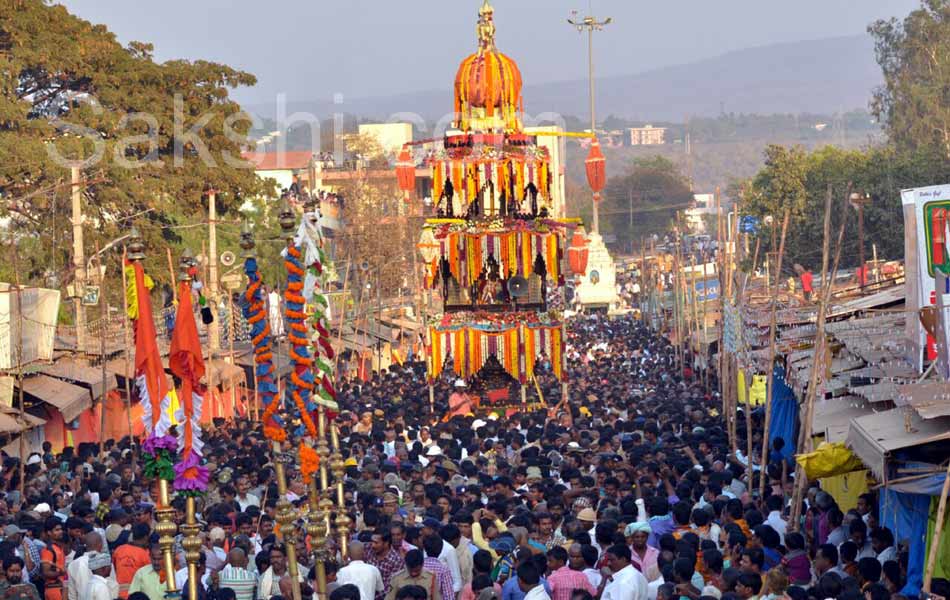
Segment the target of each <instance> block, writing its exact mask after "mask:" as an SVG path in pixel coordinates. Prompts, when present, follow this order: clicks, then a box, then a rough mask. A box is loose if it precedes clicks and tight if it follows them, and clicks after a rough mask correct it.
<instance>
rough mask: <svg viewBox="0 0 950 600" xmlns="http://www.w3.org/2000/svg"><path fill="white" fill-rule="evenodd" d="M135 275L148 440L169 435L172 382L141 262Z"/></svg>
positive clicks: (138, 362) (138, 380)
mask: <svg viewBox="0 0 950 600" xmlns="http://www.w3.org/2000/svg"><path fill="white" fill-rule="evenodd" d="M132 269H133V271H134V273H135V281H134V285H135V295H136V302H137V304H138V318H137V319H136V320H135V386H136V388H137V390H138V394H139V399H140V400H141V402H142V420H143V421H144V422H145V432H146V434H147V435H148V436H155V437H159V438H160V437H163V436H165V435H166V434H168V428H169V427H170V426H171V420H170V418H169V416H168V406H169V404H170V403H171V398H170V397H169V395H168V380H167V379H166V377H165V369H164V368H163V367H162V355H161V354H160V353H159V351H158V341H157V339H156V334H155V323H154V321H152V301H151V299H150V298H149V290H148V287H146V285H145V271H144V270H143V269H142V265H141V263H139V262H133V263H132Z"/></svg>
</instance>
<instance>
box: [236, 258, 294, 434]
mask: <svg viewBox="0 0 950 600" xmlns="http://www.w3.org/2000/svg"><path fill="white" fill-rule="evenodd" d="M244 273H245V274H246V275H247V279H248V285H247V290H246V291H245V292H244V297H243V298H242V306H241V311H242V312H243V313H244V317H245V318H246V319H247V322H248V323H249V324H250V326H251V341H252V343H253V344H254V364H255V373H256V375H257V395H258V398H260V399H261V403H262V404H263V406H264V413H263V415H262V416H261V422H263V423H264V436H265V437H267V439H269V440H272V441H275V442H283V441H284V440H285V439H287V432H286V431H284V427H283V425H284V423H283V419H282V418H281V416H280V415H279V414H278V413H277V409H278V408H279V404H280V403H279V402H278V401H277V386H276V385H275V382H274V363H273V356H274V354H273V351H272V350H271V334H270V323H269V322H268V320H267V318H266V313H265V311H264V296H263V293H262V291H261V275H260V273H259V272H258V268H257V260H256V259H254V258H248V259H246V260H245V261H244Z"/></svg>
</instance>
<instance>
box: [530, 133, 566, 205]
mask: <svg viewBox="0 0 950 600" xmlns="http://www.w3.org/2000/svg"><path fill="white" fill-rule="evenodd" d="M562 131H563V130H562V129H561V128H560V127H558V126H556V125H549V126H544V127H525V128H524V132H525V133H526V134H528V135H536V136H538V139H537V141H538V146H539V147H542V148H547V150H548V153H549V155H550V157H551V163H550V164H551V199H550V201H551V213H552V216H554V217H558V218H560V217H565V216H566V215H565V214H564V195H565V191H564V181H565V179H564V157H565V155H566V153H565V138H563V137H561V136H558V135H545V134H552V133H553V134H558V133H561V132H562Z"/></svg>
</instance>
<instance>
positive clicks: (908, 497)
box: [880, 488, 931, 598]
mask: <svg viewBox="0 0 950 600" xmlns="http://www.w3.org/2000/svg"><path fill="white" fill-rule="evenodd" d="M930 498H931V497H930V496H929V495H927V494H905V493H902V492H895V491H893V490H889V489H888V488H882V489H881V519H880V520H881V525H883V526H884V527H887V528H888V529H890V530H891V531H892V532H893V533H894V542H895V543H900V542H901V541H903V540H907V542H908V548H909V551H910V552H909V554H910V556H909V557H908V558H909V560H908V564H907V584H906V585H905V586H904V589H902V590H901V593H902V594H904V595H905V596H907V597H908V598H916V597H917V596H918V595H919V594H920V588H921V587H922V586H923V583H924V552H925V550H926V547H927V519H928V518H929V517H930Z"/></svg>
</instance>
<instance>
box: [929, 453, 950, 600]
mask: <svg viewBox="0 0 950 600" xmlns="http://www.w3.org/2000/svg"><path fill="white" fill-rule="evenodd" d="M947 494H950V462H948V463H947V472H946V474H945V475H944V478H943V491H942V492H941V493H940V503H939V504H938V505H937V524H936V527H935V529H934V535H933V537H932V538H931V539H930V553H929V554H928V556H927V568H926V569H924V586H923V587H924V591H925V592H927V593H930V582H931V581H933V575H934V565H935V564H936V563H937V548H939V547H940V536H941V535H942V534H943V522H944V520H945V518H946V514H947Z"/></svg>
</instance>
